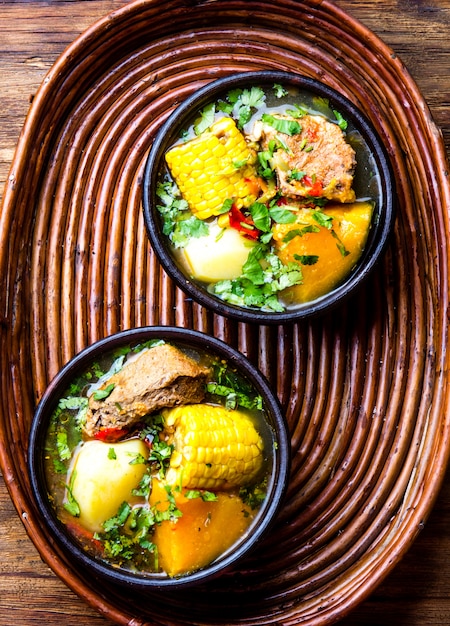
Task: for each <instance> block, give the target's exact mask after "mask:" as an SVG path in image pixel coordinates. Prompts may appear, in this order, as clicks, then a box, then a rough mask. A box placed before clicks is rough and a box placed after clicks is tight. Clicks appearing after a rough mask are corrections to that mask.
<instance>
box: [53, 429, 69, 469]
mask: <svg viewBox="0 0 450 626" xmlns="http://www.w3.org/2000/svg"><path fill="white" fill-rule="evenodd" d="M56 449H57V451H58V456H59V458H60V460H61V461H67V460H68V459H70V457H71V456H72V453H71V451H70V448H69V445H68V443H67V432H66V431H65V430H60V431H59V432H58V433H57V435H56Z"/></svg>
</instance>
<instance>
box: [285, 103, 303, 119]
mask: <svg viewBox="0 0 450 626" xmlns="http://www.w3.org/2000/svg"><path fill="white" fill-rule="evenodd" d="M294 107H295V108H294V109H288V110H287V111H286V113H287V114H288V115H290V116H291V117H295V118H299V117H303V116H305V115H308V109H306V108H305V107H302V106H300V105H299V104H294Z"/></svg>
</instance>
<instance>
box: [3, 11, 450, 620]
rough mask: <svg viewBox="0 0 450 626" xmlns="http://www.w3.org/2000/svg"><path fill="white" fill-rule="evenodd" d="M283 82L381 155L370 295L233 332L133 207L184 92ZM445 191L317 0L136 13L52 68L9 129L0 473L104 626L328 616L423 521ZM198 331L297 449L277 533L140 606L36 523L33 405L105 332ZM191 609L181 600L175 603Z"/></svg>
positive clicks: (398, 90) (436, 415) (366, 38)
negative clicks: (385, 202) (385, 162)
mask: <svg viewBox="0 0 450 626" xmlns="http://www.w3.org/2000/svg"><path fill="white" fill-rule="evenodd" d="M267 68H276V69H287V70H291V71H295V72H300V73H304V74H307V75H309V76H313V77H315V78H318V79H321V80H323V81H324V82H326V83H328V84H329V85H331V86H333V87H335V88H337V89H339V90H340V91H341V92H342V93H344V94H345V95H346V96H348V97H349V98H350V99H351V100H353V101H354V102H355V103H357V104H359V105H360V106H361V108H362V109H363V110H364V111H365V112H366V114H367V115H368V116H369V117H370V118H371V120H372V122H373V123H374V125H375V126H376V128H377V129H378V131H379V132H380V134H381V136H382V137H383V138H384V140H385V141H386V144H387V145H388V146H389V150H390V153H391V155H392V159H393V164H394V169H395V176H396V180H397V184H398V200H399V212H398V218H397V223H396V228H395V232H394V236H393V239H392V242H391V245H390V247H389V249H388V252H387V254H386V257H385V259H384V260H383V262H382V263H381V264H380V265H379V267H378V268H377V271H376V272H375V274H374V276H373V278H372V279H371V280H370V282H369V284H368V285H367V286H366V287H365V288H364V289H363V290H362V291H361V292H360V293H359V294H358V295H357V297H355V298H354V299H353V300H352V301H351V302H349V303H348V304H347V305H346V306H345V307H342V308H341V309H339V310H338V311H336V312H334V313H333V315H330V316H328V317H325V318H323V319H321V320H317V321H315V322H314V323H310V324H307V323H302V324H298V325H293V326H285V327H281V326H280V327H270V328H269V327H261V328H257V327H254V326H253V327H247V326H245V325H241V324H238V323H236V322H232V321H227V320H225V319H222V318H214V317H213V316H212V315H211V314H210V313H208V312H207V311H205V310H203V309H202V308H200V307H199V306H197V305H195V304H194V303H192V302H191V301H189V300H187V299H186V298H185V296H184V295H183V293H181V292H180V291H179V290H178V289H176V288H175V287H174V285H173V284H172V283H171V281H170V280H169V279H168V278H167V277H166V275H165V274H164V273H163V272H162V271H161V270H160V267H159V265H158V263H157V262H156V260H155V257H154V255H153V254H152V251H151V249H150V246H149V244H148V241H147V238H146V235H145V229H144V226H143V219H142V215H141V208H140V179H141V176H142V169H143V163H144V161H145V157H146V155H147V153H148V150H149V147H150V145H151V142H152V138H153V136H154V134H155V131H156V130H157V129H158V127H159V126H160V124H161V122H162V121H163V120H164V119H165V118H166V117H167V115H168V113H169V112H170V111H171V110H172V109H173V107H174V106H176V104H177V103H179V102H181V101H182V100H183V98H184V97H185V96H186V95H188V94H190V93H192V92H193V91H194V90H195V89H196V88H197V87H198V86H199V85H202V84H204V83H205V82H207V81H210V80H212V79H214V78H217V77H220V76H224V75H227V74H229V73H231V72H234V71H237V70H238V71H243V70H251V69H253V70H254V69H267ZM449 208H450V190H449V186H448V180H447V163H446V157H445V151H444V147H443V141H442V138H441V135H440V133H439V131H438V130H437V128H436V127H435V125H434V124H433V121H432V120H431V119H430V115H429V112H428V109H427V106H426V104H425V103H424V101H423V99H422V97H421V94H420V93H419V92H418V90H417V87H416V85H415V84H414V82H413V80H412V79H411V77H410V76H409V74H408V73H407V71H406V70H405V68H404V67H403V66H402V63H401V61H400V60H399V59H398V58H396V57H395V55H394V54H393V52H392V51H391V50H390V49H389V48H387V47H386V46H385V45H384V44H383V43H382V42H381V41H380V40H379V39H378V38H377V37H376V36H375V35H374V34H373V33H371V32H370V31H368V30H367V29H366V28H364V27H363V26H362V25H361V24H359V23H358V22H356V21H355V20H353V19H351V18H350V17H349V16H348V15H346V14H345V13H343V12H342V11H341V10H339V9H338V8H336V7H335V6H334V5H333V4H331V3H330V2H329V1H328V0H324V1H323V2H318V1H314V0H305V1H302V2H299V1H296V0H209V1H202V0H197V1H196V0H191V1H188V0H184V1H183V0H154V1H152V0H147V1H143V0H139V1H138V2H134V3H131V4H129V5H126V6H124V7H123V8H122V9H121V10H119V11H117V12H115V13H113V14H111V15H110V16H107V17H105V19H103V20H102V21H100V22H99V23H97V24H96V25H94V26H93V27H92V28H91V29H89V30H88V31H87V32H86V33H84V34H83V35H82V36H81V37H80V38H79V39H77V40H76V41H75V43H74V44H73V45H72V46H71V47H70V48H69V49H68V50H67V51H66V52H65V53H64V54H63V55H62V56H61V58H60V59H59V60H58V61H57V63H56V64H55V66H54V67H53V68H52V69H51V70H50V72H49V74H48V75H47V77H46V79H45V80H44V83H43V85H42V87H41V89H40V90H39V92H38V94H37V96H36V97H35V100H34V102H33V105H32V107H31V110H30V114H29V116H28V119H27V121H26V124H25V127H24V130H23V133H22V135H21V138H20V141H19V145H18V148H17V153H16V156H15V159H14V162H13V165H12V169H11V173H10V176H9V180H8V182H7V186H6V190H5V196H4V204H3V209H2V213H1V230H0V232H1V237H2V244H1V247H0V271H1V276H2V280H3V288H2V291H1V293H0V303H1V308H0V315H1V354H2V359H1V383H2V390H1V405H0V406H1V420H0V429H1V430H0V433H1V446H0V452H1V467H2V471H3V473H4V477H5V480H6V482H7V485H8V487H9V490H10V493H11V496H12V499H13V501H14V504H15V506H16V508H17V510H18V513H19V514H20V516H21V518H22V520H23V522H24V524H25V526H26V529H27V531H28V533H29V535H30V537H31V539H32V540H33V542H34V543H35V545H36V547H37V549H38V550H39V552H40V553H41V555H42V557H43V558H44V559H45V561H46V562H47V563H48V564H49V565H50V567H51V568H52V569H53V570H54V571H55V572H56V574H57V575H58V576H59V577H60V578H61V579H62V580H63V581H64V582H65V583H66V584H67V585H69V586H70V587H71V588H72V589H73V590H74V591H75V592H76V593H78V594H79V595H80V596H81V597H82V598H84V599H85V600H86V601H87V602H89V603H90V604H91V605H93V606H94V607H96V608H97V609H98V610H100V611H101V612H103V613H104V614H105V615H107V616H108V617H109V618H110V619H112V620H114V621H115V622H116V623H118V624H129V625H130V626H142V625H143V624H147V625H156V624H164V625H169V624H170V625H175V624H203V625H206V624H208V625H213V624H227V625H228V626H231V625H238V624H242V625H243V624H246V625H247V626H251V625H254V626H256V625H259V626H260V625H262V624H283V625H286V626H288V625H293V624H308V625H315V626H318V625H319V624H320V625H323V624H331V623H334V622H336V621H337V620H338V619H339V618H341V617H342V616H344V615H345V614H347V613H348V611H349V610H350V609H351V608H352V607H354V606H355V604H356V603H357V602H359V601H360V600H361V599H363V598H364V597H366V596H367V595H368V594H369V593H370V592H371V591H372V590H373V589H374V587H375V586H376V585H377V584H378V583H379V582H380V581H381V580H382V578H383V577H384V576H385V575H386V574H387V573H388V572H389V571H390V570H391V569H392V567H393V566H394V565H395V564H396V563H397V562H398V560H399V559H400V557H401V556H402V555H403V554H404V553H405V551H406V550H407V549H408V547H409V546H410V545H411V543H412V541H413V540H414V538H415V537H416V535H417V533H418V532H419V530H420V528H421V527H422V525H423V523H424V521H425V520H426V518H427V515H428V513H429V511H430V508H431V506H432V504H433V502H434V500H435V497H436V494H437V491H438V488H439V486H440V484H441V481H442V478H443V473H444V469H445V466H446V462H447V456H448V450H449V420H450V412H449V392H448V385H447V379H448V366H449V359H448V356H447V351H446V347H447V341H448V333H447V318H448V314H449V307H448V250H449V224H448V210H449ZM147 324H175V325H178V326H186V327H192V328H196V329H199V330H202V331H206V332H209V333H213V334H214V335H216V336H218V337H220V338H222V339H225V340H226V341H228V342H229V343H231V344H232V345H234V346H236V347H238V348H239V349H240V350H241V351H242V352H244V353H246V354H248V355H249V357H250V359H251V360H252V361H253V362H254V363H255V364H257V365H259V367H260V368H261V370H262V371H263V372H264V373H265V374H266V376H267V377H268V379H269V381H270V382H271V383H272V385H273V386H274V387H275V388H276V390H277V392H278V395H279V397H280V400H281V401H282V404H283V406H284V408H285V410H286V413H287V417H288V420H289V425H290V429H291V433H292V445H293V451H294V459H293V467H292V477H291V482H290V487H289V493H288V500H287V503H286V506H285V508H284V511H283V513H282V515H281V518H280V520H279V523H278V525H277V527H276V529H275V532H274V533H273V534H272V536H271V537H269V538H268V539H267V540H266V542H265V544H264V545H263V546H262V547H261V549H260V550H259V551H258V552H257V553H255V554H254V555H253V556H252V557H251V558H249V559H248V560H247V561H246V563H245V564H244V570H242V571H240V572H236V573H233V574H230V575H229V576H228V575H227V576H226V577H224V578H222V579H220V580H218V581H217V582H215V583H214V584H212V585H211V586H208V587H205V588H202V589H192V590H189V591H186V592H183V593H182V594H179V595H177V596H169V595H168V594H162V593H160V594H157V595H155V596H152V597H149V598H145V599H143V598H142V597H139V596H138V595H137V594H133V593H131V592H127V593H125V592H121V591H120V590H117V589H115V588H110V587H107V586H102V587H99V586H98V584H96V582H95V581H94V580H91V579H90V578H89V576H87V575H85V573H83V572H82V571H79V570H78V569H76V568H75V567H74V566H73V565H72V564H71V563H70V562H68V561H67V560H66V559H65V557H64V555H62V554H60V552H59V551H58V550H57V549H56V548H55V547H54V546H53V545H52V542H51V540H50V539H49V538H48V537H47V536H46V535H45V533H44V531H43V530H42V529H41V526H40V523H39V519H38V518H37V516H36V515H35V511H34V507H33V502H32V501H31V497H30V490H29V483H28V480H27V474H26V447H27V436H28V432H29V427H30V422H31V419H32V414H33V408H34V406H35V403H36V402H37V400H38V399H39V398H40V396H41V394H42V392H43V390H44V389H45V387H46V385H47V383H48V382H49V380H50V379H51V378H52V377H53V376H54V374H55V373H56V372H57V371H58V369H59V368H60V367H61V366H62V365H63V364H64V363H65V362H66V361H67V360H68V359H69V358H70V357H71V356H73V355H74V354H75V353H76V352H77V351H79V350H80V349H81V348H83V347H84V346H86V345H88V344H89V343H91V342H93V341H94V340H97V339H99V338H101V337H103V336H104V335H107V334H110V333H112V332H114V331H116V330H119V329H124V328H129V327H133V326H143V325H147ZM186 602H187V605H188V607H189V609H188V610H186Z"/></svg>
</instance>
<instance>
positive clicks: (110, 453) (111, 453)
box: [108, 448, 117, 461]
mask: <svg viewBox="0 0 450 626" xmlns="http://www.w3.org/2000/svg"><path fill="white" fill-rule="evenodd" d="M108 459H111V461H115V460H116V459H117V454H116V451H115V450H114V448H110V449H109V450H108Z"/></svg>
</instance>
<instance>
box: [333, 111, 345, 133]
mask: <svg viewBox="0 0 450 626" xmlns="http://www.w3.org/2000/svg"><path fill="white" fill-rule="evenodd" d="M333 113H334V117H335V118H336V120H337V123H338V126H339V128H340V129H341V130H347V126H348V122H347V120H346V119H344V118H343V117H342V113H339V111H335V110H334V109H333Z"/></svg>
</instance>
